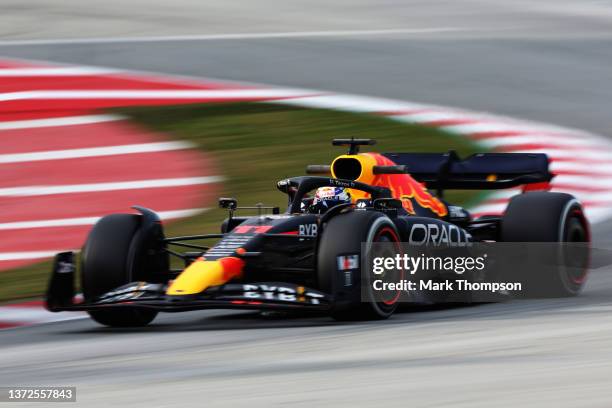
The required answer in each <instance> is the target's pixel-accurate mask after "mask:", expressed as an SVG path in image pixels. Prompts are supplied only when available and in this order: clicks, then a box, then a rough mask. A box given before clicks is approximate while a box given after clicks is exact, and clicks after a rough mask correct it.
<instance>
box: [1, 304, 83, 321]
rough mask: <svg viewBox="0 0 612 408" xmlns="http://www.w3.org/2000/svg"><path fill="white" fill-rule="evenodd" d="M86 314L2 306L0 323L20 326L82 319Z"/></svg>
mask: <svg viewBox="0 0 612 408" xmlns="http://www.w3.org/2000/svg"><path fill="white" fill-rule="evenodd" d="M84 316H85V313H84V312H77V313H75V312H62V313H52V312H49V311H47V310H45V309H43V308H41V307H27V306H26V307H18V306H5V307H0V323H9V324H10V323H15V324H18V325H20V326H21V325H29V324H37V323H48V322H56V321H60V320H74V319H81V318H83V317H84Z"/></svg>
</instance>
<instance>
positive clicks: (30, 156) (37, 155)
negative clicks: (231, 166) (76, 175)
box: [0, 142, 193, 164]
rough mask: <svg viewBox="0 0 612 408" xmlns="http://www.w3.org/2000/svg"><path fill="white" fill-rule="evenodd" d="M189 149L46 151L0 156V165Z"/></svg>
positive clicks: (173, 145) (171, 145)
mask: <svg viewBox="0 0 612 408" xmlns="http://www.w3.org/2000/svg"><path fill="white" fill-rule="evenodd" d="M189 148H193V145H192V144H191V143H187V142H158V143H139V144H131V145H118V146H104V147H88V148H82V149H67V150H47V151H41V152H28V153H13V154H0V164H7V163H24V162H35V161H44V160H63V159H75V158H83V157H100V156H115V155H121V154H135V153H153V152H167V151H171V150H183V149H189Z"/></svg>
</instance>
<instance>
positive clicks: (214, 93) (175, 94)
mask: <svg viewBox="0 0 612 408" xmlns="http://www.w3.org/2000/svg"><path fill="white" fill-rule="evenodd" d="M303 95H304V91H303V90H299V89H285V88H270V89H225V90H217V89H215V90H176V89H168V90H165V89H159V90H123V89H116V90H102V91H101V90H96V89H92V90H53V91H21V92H6V93H0V102H9V101H23V100H67V99H68V100H70V99H95V100H104V99H230V100H233V99H274V98H292V97H297V96H303Z"/></svg>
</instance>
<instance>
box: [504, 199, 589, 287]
mask: <svg viewBox="0 0 612 408" xmlns="http://www.w3.org/2000/svg"><path fill="white" fill-rule="evenodd" d="M501 240H502V241H504V242H575V243H580V242H585V243H588V242H590V233H589V224H588V221H587V219H586V217H585V215H584V211H583V209H582V206H581V205H580V203H579V202H578V200H576V198H574V197H573V196H572V195H570V194H565V193H551V192H531V193H525V194H521V195H518V196H515V197H513V198H512V199H511V200H510V203H509V204H508V208H507V209H506V212H505V214H504V216H503V218H502V224H501ZM551 249H552V250H554V251H555V253H554V255H555V256H560V257H562V259H563V262H562V264H561V265H559V266H558V267H554V268H545V269H546V271H545V273H546V274H547V276H545V277H538V279H535V280H531V281H530V282H533V285H529V286H530V288H529V290H528V295H533V296H540V297H542V296H543V297H565V296H575V295H577V294H579V293H580V291H581V290H582V287H583V286H584V283H585V281H586V277H587V272H588V271H587V269H588V263H589V251H588V247H586V246H585V247H583V246H580V245H578V246H575V247H567V246H566V247H561V246H560V247H559V248H556V247H551ZM566 266H569V267H566Z"/></svg>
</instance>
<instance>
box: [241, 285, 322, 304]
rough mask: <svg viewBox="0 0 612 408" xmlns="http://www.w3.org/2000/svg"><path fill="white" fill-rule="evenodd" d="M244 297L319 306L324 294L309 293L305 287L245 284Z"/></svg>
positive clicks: (243, 286) (243, 287)
mask: <svg viewBox="0 0 612 408" xmlns="http://www.w3.org/2000/svg"><path fill="white" fill-rule="evenodd" d="M242 289H243V290H244V294H243V296H244V297H246V298H249V299H265V300H278V301H284V302H308V303H311V304H314V305H318V304H319V303H320V302H319V299H321V298H323V294H320V293H314V292H307V291H306V289H305V288H304V287H303V286H298V287H297V288H292V287H289V286H281V285H266V284H263V283H261V284H253V283H251V284H244V285H242Z"/></svg>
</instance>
